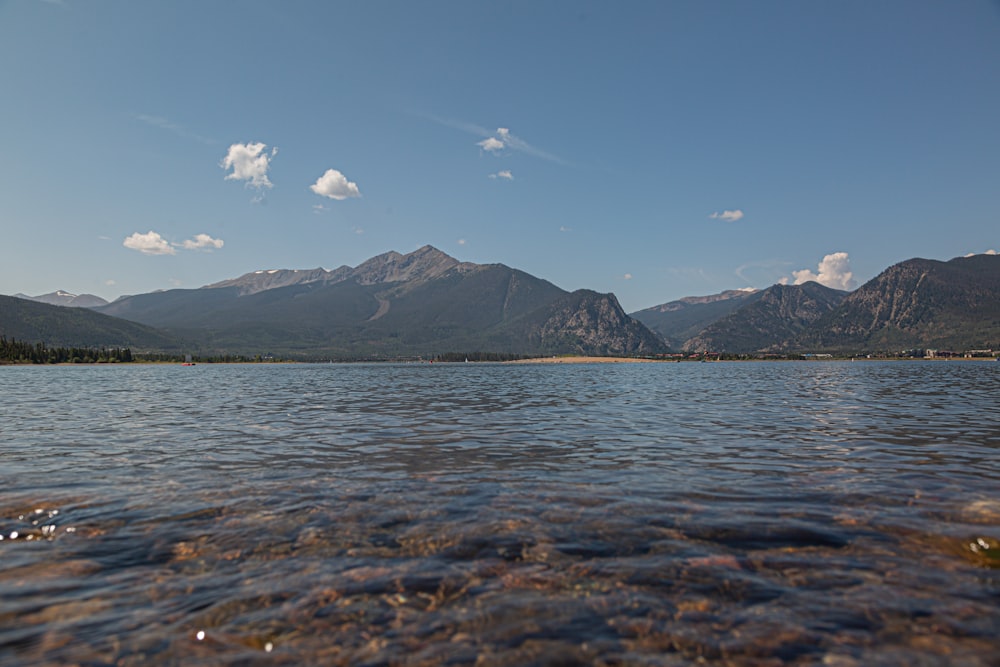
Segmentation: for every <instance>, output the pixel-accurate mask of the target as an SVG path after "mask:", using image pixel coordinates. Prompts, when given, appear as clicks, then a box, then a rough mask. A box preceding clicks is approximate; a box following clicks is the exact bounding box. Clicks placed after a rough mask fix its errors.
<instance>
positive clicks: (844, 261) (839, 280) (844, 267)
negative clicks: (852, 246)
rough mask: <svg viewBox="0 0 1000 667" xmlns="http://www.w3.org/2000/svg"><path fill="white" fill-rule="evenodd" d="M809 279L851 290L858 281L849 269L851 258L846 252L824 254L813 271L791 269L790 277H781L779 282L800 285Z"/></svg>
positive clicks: (832, 286) (828, 285)
mask: <svg viewBox="0 0 1000 667" xmlns="http://www.w3.org/2000/svg"><path fill="white" fill-rule="evenodd" d="M809 281H815V282H817V283H819V284H820V285H824V286H826V287H831V288H833V289H840V290H852V289H854V288H855V287H857V286H858V281H856V280H855V279H854V273H853V272H852V271H851V258H850V257H849V256H848V255H847V253H846V252H834V253H830V254H829V255H826V256H825V257H824V258H823V260H822V261H821V262H820V263H819V266H817V267H816V272H815V273H813V272H812V271H810V270H809V269H801V270H799V271H792V279H789V278H783V279H782V280H781V281H780V282H781V284H783V285H787V284H788V283H789V282H791V283H792V284H794V285H801V284H802V283H807V282H809Z"/></svg>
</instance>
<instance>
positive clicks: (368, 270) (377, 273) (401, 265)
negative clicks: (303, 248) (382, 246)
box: [351, 245, 460, 285]
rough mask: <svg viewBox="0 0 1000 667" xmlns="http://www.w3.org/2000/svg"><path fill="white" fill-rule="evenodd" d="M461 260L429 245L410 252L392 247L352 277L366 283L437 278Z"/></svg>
mask: <svg viewBox="0 0 1000 667" xmlns="http://www.w3.org/2000/svg"><path fill="white" fill-rule="evenodd" d="M459 264H460V262H459V261H458V260H457V259H455V258H454V257H451V256H449V255H447V254H445V253H443V252H441V251H440V250H438V249H437V248H435V247H434V246H429V245H425V246H423V247H421V248H418V249H416V250H414V251H413V252H411V253H408V254H406V255H401V254H399V253H398V252H396V251H395V250H390V251H389V252H387V253H383V254H381V255H378V256H376V257H372V258H371V259H369V260H368V261H366V262H364V263H362V264H360V265H358V267H357V268H355V269H354V271H352V272H351V277H352V278H354V279H356V280H357V281H358V282H359V283H360V284H362V285H375V284H379V283H397V282H404V281H407V282H409V281H414V280H428V279H430V278H436V277H438V276H440V275H441V274H443V273H444V272H445V271H448V270H449V269H451V268H453V267H456V266H458V265H459Z"/></svg>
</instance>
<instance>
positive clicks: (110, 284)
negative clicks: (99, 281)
mask: <svg viewBox="0 0 1000 667" xmlns="http://www.w3.org/2000/svg"><path fill="white" fill-rule="evenodd" d="M104 284H105V285H107V286H108V287H114V286H115V285H117V284H118V283H116V282H115V280H114V279H113V278H108V279H107V280H105V281H104Z"/></svg>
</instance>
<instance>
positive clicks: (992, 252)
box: [985, 250, 997, 255]
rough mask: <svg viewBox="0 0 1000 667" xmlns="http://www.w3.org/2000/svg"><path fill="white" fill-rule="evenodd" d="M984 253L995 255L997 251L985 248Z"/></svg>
mask: <svg viewBox="0 0 1000 667" xmlns="http://www.w3.org/2000/svg"><path fill="white" fill-rule="evenodd" d="M985 254H987V255H995V254H997V251H996V250H987V251H986V253H985Z"/></svg>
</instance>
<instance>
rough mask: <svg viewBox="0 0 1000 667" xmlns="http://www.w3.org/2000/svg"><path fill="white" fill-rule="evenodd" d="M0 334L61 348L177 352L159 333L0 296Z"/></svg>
mask: <svg viewBox="0 0 1000 667" xmlns="http://www.w3.org/2000/svg"><path fill="white" fill-rule="evenodd" d="M0 335H2V336H4V337H6V338H7V339H8V340H11V339H16V340H19V341H24V342H31V343H45V344H47V345H51V346H61V347H96V348H100V347H129V348H132V351H133V352H135V351H147V350H173V349H178V347H179V343H178V341H177V340H176V339H175V338H174V337H172V336H170V335H168V334H165V333H164V332H162V331H157V330H155V329H153V328H151V327H148V326H145V325H142V324H136V323H134V322H127V321H125V320H121V319H117V318H114V317H109V316H107V315H103V314H101V313H95V312H93V311H92V310H89V309H86V308H70V307H65V306H52V305H49V304H46V303H38V302H35V301H29V300H26V299H19V298H17V297H11V296H0Z"/></svg>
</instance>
